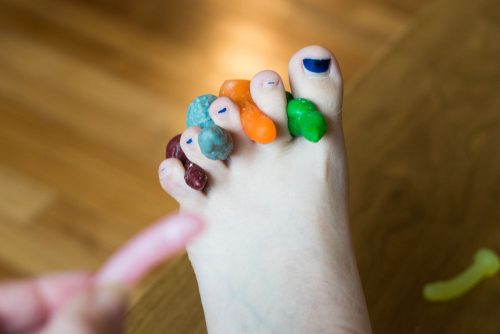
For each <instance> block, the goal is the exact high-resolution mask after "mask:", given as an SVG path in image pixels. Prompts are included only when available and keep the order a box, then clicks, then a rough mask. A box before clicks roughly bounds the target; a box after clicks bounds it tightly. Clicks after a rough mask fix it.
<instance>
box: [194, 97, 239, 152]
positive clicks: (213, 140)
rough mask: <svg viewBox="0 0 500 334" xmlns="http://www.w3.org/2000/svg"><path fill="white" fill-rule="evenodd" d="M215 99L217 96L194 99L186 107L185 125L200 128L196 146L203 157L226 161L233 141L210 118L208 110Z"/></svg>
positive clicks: (231, 149)
mask: <svg viewBox="0 0 500 334" xmlns="http://www.w3.org/2000/svg"><path fill="white" fill-rule="evenodd" d="M216 99H217V96H215V95H212V94H205V95H201V96H198V97H196V98H195V99H194V100H193V101H192V102H191V104H190V105H189V107H188V111H187V115H186V125H187V126H188V127H192V126H198V127H200V128H201V132H200V135H199V136H198V145H199V146H200V150H201V153H203V155H204V156H205V157H207V158H208V159H211V160H226V159H227V158H228V157H229V155H230V154H231V152H232V151H233V140H232V138H231V135H230V134H229V133H228V132H227V131H226V130H224V129H223V128H221V127H220V126H217V125H215V123H214V121H213V120H212V118H211V117H210V114H209V112H208V109H209V108H210V105H211V104H212V103H213V102H214V101H215V100H216Z"/></svg>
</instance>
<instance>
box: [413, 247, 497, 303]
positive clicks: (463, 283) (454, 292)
mask: <svg viewBox="0 0 500 334" xmlns="http://www.w3.org/2000/svg"><path fill="white" fill-rule="evenodd" d="M499 270H500V258H499V257H498V255H497V254H496V253H495V252H494V251H492V250H491V249H488V248H481V249H479V250H478V251H477V252H476V254H474V262H473V263H472V265H470V266H469V268H467V269H466V270H465V271H464V272H462V273H461V274H459V275H458V276H456V277H454V278H452V279H450V280H448V281H438V282H434V283H429V284H427V285H425V287H424V289H423V294H424V297H425V299H427V300H429V301H433V302H439V301H446V300H450V299H454V298H457V297H460V296H462V295H463V294H465V293H466V292H467V291H469V290H470V289H472V288H473V287H474V286H475V285H477V284H478V283H479V282H480V281H481V280H482V279H484V278H487V277H492V276H494V275H496V274H497V273H498V271H499Z"/></svg>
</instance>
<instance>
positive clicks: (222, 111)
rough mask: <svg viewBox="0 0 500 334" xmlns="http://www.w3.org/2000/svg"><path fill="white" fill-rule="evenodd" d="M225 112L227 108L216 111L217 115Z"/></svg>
mask: <svg viewBox="0 0 500 334" xmlns="http://www.w3.org/2000/svg"><path fill="white" fill-rule="evenodd" d="M226 111H227V108H222V109H221V110H219V111H217V113H218V114H223V113H225V112H226Z"/></svg>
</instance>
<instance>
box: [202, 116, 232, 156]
mask: <svg viewBox="0 0 500 334" xmlns="http://www.w3.org/2000/svg"><path fill="white" fill-rule="evenodd" d="M198 145H200V150H201V152H202V153H203V154H204V155H205V156H206V157H207V158H209V159H212V160H226V159H227V158H228V157H229V155H230V154H231V152H232V151H233V140H232V138H231V135H230V134H229V133H228V132H227V131H225V130H224V129H223V128H221V127H220V126H217V125H215V124H212V125H207V126H206V127H204V128H203V129H202V130H201V132H200V134H199V136H198Z"/></svg>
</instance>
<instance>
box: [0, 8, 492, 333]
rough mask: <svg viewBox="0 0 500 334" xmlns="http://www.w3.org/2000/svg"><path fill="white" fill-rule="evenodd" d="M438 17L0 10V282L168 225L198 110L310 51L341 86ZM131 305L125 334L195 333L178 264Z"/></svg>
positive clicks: (197, 322)
mask: <svg viewBox="0 0 500 334" xmlns="http://www.w3.org/2000/svg"><path fill="white" fill-rule="evenodd" d="M433 2H436V0H406V1H398V0H330V1H329V0H273V1H264V0H262V1H249V0H234V1H223V0H202V1H201V0H200V1H195V0H183V1H171V0H168V1H161V0H143V1H133V0H124V1H112V0H0V279H12V278H18V277H25V276H28V275H36V274H41V273H44V272H48V271H56V270H64V269H71V268H81V269H86V270H95V269H97V268H98V267H99V266H100V264H102V263H103V261H104V260H105V259H106V257H107V256H109V255H110V254H111V253H112V251H113V250H114V249H116V248H117V247H118V246H119V245H121V244H122V243H123V242H124V241H125V240H127V239H128V238H129V237H130V236H132V235H133V234H134V233H136V232H138V231H139V230H140V229H142V228H143V227H145V226H146V225H148V224H150V223H151V222H153V221H154V220H155V219H158V218H159V217H162V216H163V215H165V214H167V213H170V212H173V211H174V210H176V208H177V205H176V203H175V202H174V201H173V200H172V199H171V198H170V197H168V196H167V195H166V194H164V192H163V191H162V190H161V188H160V186H159V184H158V181H157V166H158V164H159V162H160V161H161V160H162V159H163V157H164V146H165V144H166V143H167V141H168V140H169V139H170V138H171V137H172V136H174V135H175V134H177V133H179V132H181V131H182V130H183V129H184V127H185V125H184V121H185V118H184V117H185V111H186V107H187V105H188V104H189V102H190V100H191V99H192V98H194V97H195V96H197V95H200V94H204V93H215V94H216V93H217V92H218V88H219V86H220V84H221V83H222V81H224V80H225V79H230V78H248V79H249V78H251V77H252V76H253V75H254V74H255V73H256V72H258V71H260V70H262V69H274V70H276V71H278V72H279V73H280V74H281V75H282V76H283V78H284V81H287V63H288V60H289V58H290V56H291V55H292V54H293V53H294V52H295V51H296V50H298V49H300V48H301V47H303V46H306V45H310V44H321V45H323V46H326V47H327V48H329V49H331V50H333V51H334V52H335V54H336V55H337V58H338V60H339V62H340V65H341V69H342V71H343V75H344V79H345V82H346V83H347V86H348V87H349V86H351V85H353V84H354V83H355V82H356V81H357V80H359V78H362V77H363V75H364V73H366V72H369V69H371V68H372V67H373V64H375V63H376V61H375V60H376V59H378V58H380V57H381V55H384V54H387V53H388V52H389V51H388V50H391V46H392V44H393V43H394V42H395V41H397V40H398V39H399V38H400V37H399V36H401V35H404V32H405V31H406V30H407V28H408V27H410V26H412V24H413V22H414V20H415V19H416V17H417V16H418V13H419V12H421V11H422V9H423V8H424V7H427V6H428V5H431V3H433ZM483 2H484V1H483ZM429 63H431V62H429ZM365 125H366V126H367V127H368V126H369V123H365ZM348 141H349V137H348ZM352 142H353V143H354V144H353V145H356V140H355V139H353V141H352ZM360 147H361V146H360ZM364 153H368V152H364ZM358 161H359V160H358ZM356 166H358V165H356V154H354V168H356ZM354 182H356V181H354ZM359 182H361V181H359ZM355 186H356V185H355ZM393 195H394V196H396V197H397V196H398V194H397V193H395V194H393ZM356 208H357V209H362V208H360V207H359V206H358V207H356V206H355V209H356ZM359 212H361V211H359ZM417 215H418V214H417ZM358 217H359V216H358ZM361 218H362V217H361ZM400 218H401V217H400ZM403 218H404V217H403ZM357 244H359V241H357ZM464 261H465V260H464ZM466 262H467V261H465V262H464V263H466ZM364 263H366V262H364ZM364 268H365V269H366V268H367V267H366V266H365V267H364ZM365 269H363V268H362V273H366V272H368V271H369V270H368V269H366V270H365ZM370 270H371V269H370ZM158 282H160V283H158ZM155 284H156V285H161V286H162V287H164V288H163V290H162V293H159V292H154V293H153V292H149V293H148V291H154V286H155ZM151 289H152V290H151ZM497 290H498V289H497ZM138 291H139V292H138V296H137V298H136V300H138V302H136V306H134V307H141V308H142V309H144V310H150V312H149V311H143V312H141V311H138V312H135V313H134V312H133V311H132V316H131V317H132V318H131V319H132V320H131V321H130V323H131V325H130V327H131V329H130V331H133V332H137V333H156V332H158V333H159V332H161V331H159V330H157V329H154V328H153V327H152V326H153V325H151V323H152V322H159V320H158V319H160V318H158V316H157V315H154V312H153V311H152V310H154V309H157V310H160V311H159V314H164V316H165V317H167V318H168V319H170V320H169V321H170V326H171V327H169V328H170V329H171V332H172V333H182V332H185V331H188V330H187V328H188V329H189V331H188V332H203V330H204V324H203V316H202V312H201V306H200V305H199V300H198V296H197V291H196V285H195V281H194V276H193V273H192V271H191V269H190V266H189V264H188V262H187V260H186V259H185V257H184V256H179V257H178V258H176V259H174V260H173V261H171V262H170V263H169V264H167V265H165V266H164V267H162V268H161V269H160V270H159V271H157V272H155V273H154V275H153V276H152V278H151V277H150V278H149V279H148V280H147V281H146V282H144V283H143V285H142V286H141V288H140V289H139V290H138ZM497 292H498V291H497ZM368 297H369V301H371V302H374V298H372V299H370V293H368ZM141 303H142V304H141ZM141 305H142V306H141ZM174 306H175V307H174ZM165 308H168V311H166V310H165ZM162 310H163V311H162ZM166 313H168V315H167V314H166ZM375 316H377V314H375ZM176 326H177V327H176ZM380 326H382V325H379V328H381V327H380Z"/></svg>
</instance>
